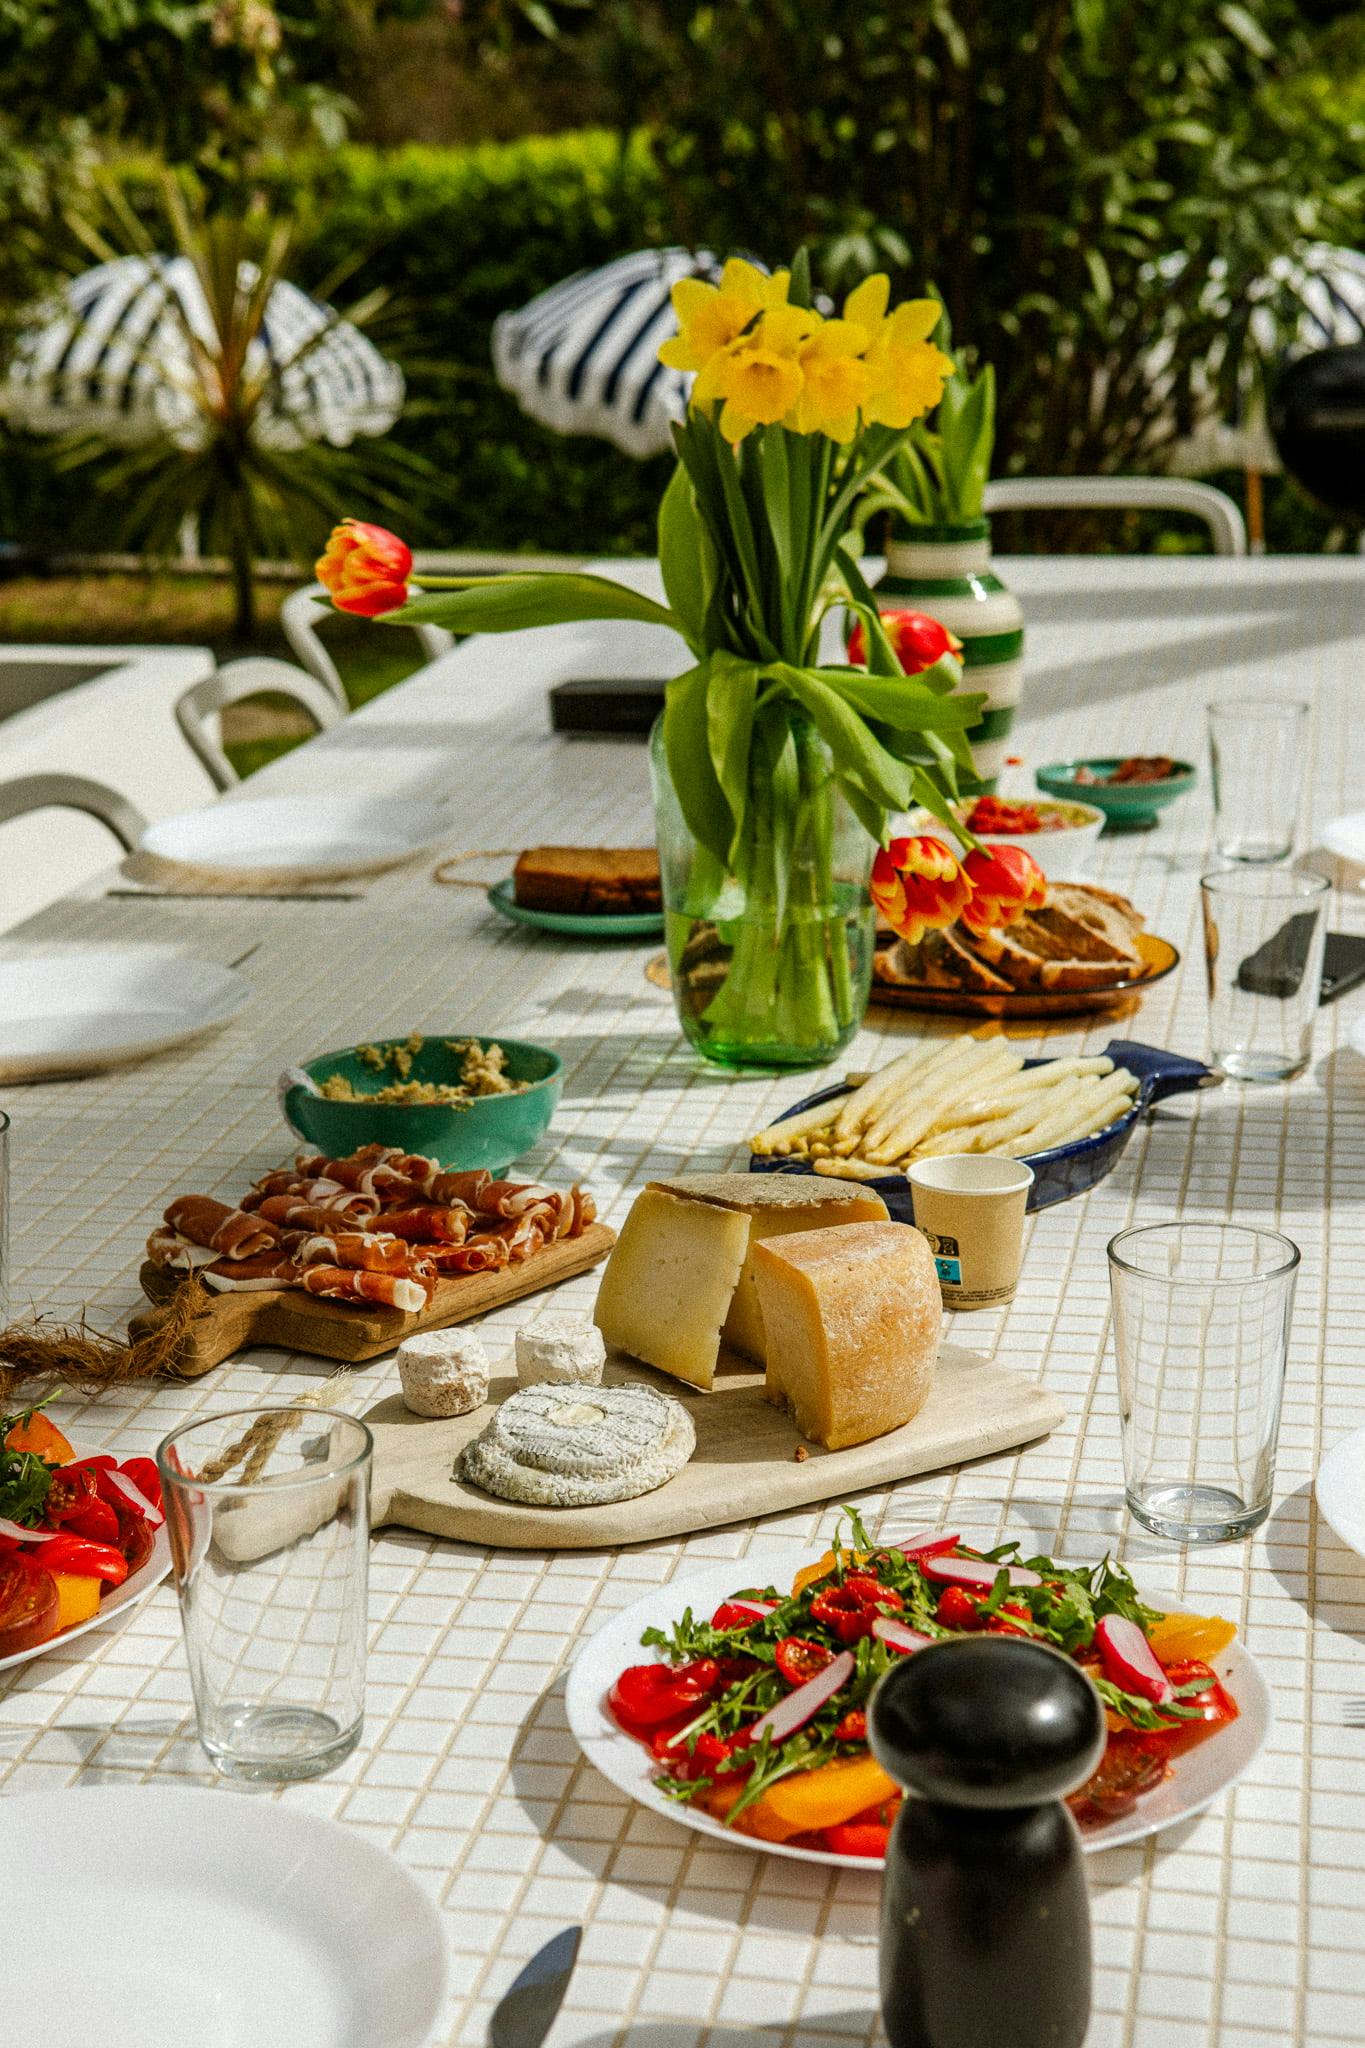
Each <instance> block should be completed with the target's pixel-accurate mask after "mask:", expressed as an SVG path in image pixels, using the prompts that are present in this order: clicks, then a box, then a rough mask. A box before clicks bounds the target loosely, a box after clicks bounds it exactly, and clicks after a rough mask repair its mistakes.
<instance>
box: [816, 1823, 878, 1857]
mask: <svg viewBox="0 0 1365 2048" xmlns="http://www.w3.org/2000/svg"><path fill="white" fill-rule="evenodd" d="M821 1833H822V1834H823V1836H824V1838H825V1847H826V1848H827V1849H831V1850H833V1852H834V1854H835V1855H836V1856H885V1854H886V1845H887V1843H888V1842H889V1841H890V1839H891V1830H890V1828H887V1827H883V1826H882V1825H881V1823H880V1822H879V1821H866V1820H863V1821H859V1820H845V1821H840V1822H839V1824H838V1826H837V1827H831V1828H822V1829H821Z"/></svg>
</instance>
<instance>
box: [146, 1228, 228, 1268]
mask: <svg viewBox="0 0 1365 2048" xmlns="http://www.w3.org/2000/svg"><path fill="white" fill-rule="evenodd" d="M147 1256H148V1258H149V1259H150V1260H151V1262H152V1264H153V1265H154V1266H169V1267H171V1268H172V1269H173V1270H174V1271H176V1272H184V1273H192V1272H193V1271H194V1270H195V1268H196V1267H198V1266H211V1265H212V1264H213V1262H214V1260H215V1259H216V1258H217V1256H218V1254H217V1253H216V1252H212V1251H210V1250H209V1248H208V1246H207V1245H206V1244H191V1242H190V1240H189V1239H188V1238H187V1237H181V1236H180V1235H179V1233H178V1232H177V1231H174V1230H166V1229H164V1228H163V1229H161V1230H154V1231H153V1232H152V1234H151V1236H150V1237H149V1238H148V1240H147Z"/></svg>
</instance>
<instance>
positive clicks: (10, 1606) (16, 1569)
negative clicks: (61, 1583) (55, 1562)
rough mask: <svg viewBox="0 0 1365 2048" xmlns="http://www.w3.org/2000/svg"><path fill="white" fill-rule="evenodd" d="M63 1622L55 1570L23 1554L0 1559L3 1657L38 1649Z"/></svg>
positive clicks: (0, 1627) (0, 1620) (0, 1614)
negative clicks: (53, 1574)
mask: <svg viewBox="0 0 1365 2048" xmlns="http://www.w3.org/2000/svg"><path fill="white" fill-rule="evenodd" d="M60 1625H61V1622H60V1615H59V1612H58V1602H57V1584H56V1581H55V1579H54V1578H53V1576H52V1574H51V1572H50V1571H47V1570H45V1569H44V1567H43V1566H42V1565H38V1564H32V1563H28V1562H26V1561H24V1560H22V1559H19V1558H3V1559H0V1657H14V1656H17V1655H18V1653H19V1652H20V1651H21V1650H32V1649H35V1648H36V1647H37V1645H38V1644H39V1643H45V1642H46V1641H47V1640H48V1638H49V1637H50V1636H55V1635H56V1633H57V1630H58V1628H59V1627H60Z"/></svg>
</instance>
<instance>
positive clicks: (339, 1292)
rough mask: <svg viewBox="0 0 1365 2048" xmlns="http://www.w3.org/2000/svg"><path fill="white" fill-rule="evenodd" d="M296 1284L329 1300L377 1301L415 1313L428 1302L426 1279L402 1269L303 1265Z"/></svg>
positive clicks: (407, 1312)
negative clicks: (386, 1270) (382, 1270)
mask: <svg viewBox="0 0 1365 2048" xmlns="http://www.w3.org/2000/svg"><path fill="white" fill-rule="evenodd" d="M296 1284H297V1285H298V1286H300V1287H302V1288H303V1289H304V1290H305V1292H306V1293H308V1294H321V1295H325V1296H326V1297H327V1299H328V1300H329V1301H377V1302H380V1303H382V1304H383V1306H384V1307H385V1308H397V1309H402V1310H403V1312H404V1313H405V1314H406V1315H413V1314H415V1313H416V1311H417V1310H418V1309H421V1308H425V1307H426V1305H427V1288H426V1286H425V1285H424V1284H423V1282H422V1281H420V1280H412V1279H409V1278H407V1277H406V1276H404V1275H402V1274H398V1273H364V1272H356V1271H355V1270H354V1269H352V1268H350V1267H347V1266H303V1267H301V1268H300V1269H299V1271H298V1279H297V1283H296Z"/></svg>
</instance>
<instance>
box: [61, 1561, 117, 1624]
mask: <svg viewBox="0 0 1365 2048" xmlns="http://www.w3.org/2000/svg"><path fill="white" fill-rule="evenodd" d="M52 1583H53V1585H54V1586H55V1587H56V1588H57V1627H58V1629H59V1630H61V1629H64V1628H77V1627H79V1625H80V1624H81V1622H83V1621H89V1619H90V1617H91V1616H92V1615H93V1614H98V1613H99V1608H100V1593H101V1591H102V1589H103V1584H104V1582H103V1580H102V1579H94V1578H91V1577H90V1576H89V1574H88V1573H86V1572H53V1574H52Z"/></svg>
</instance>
